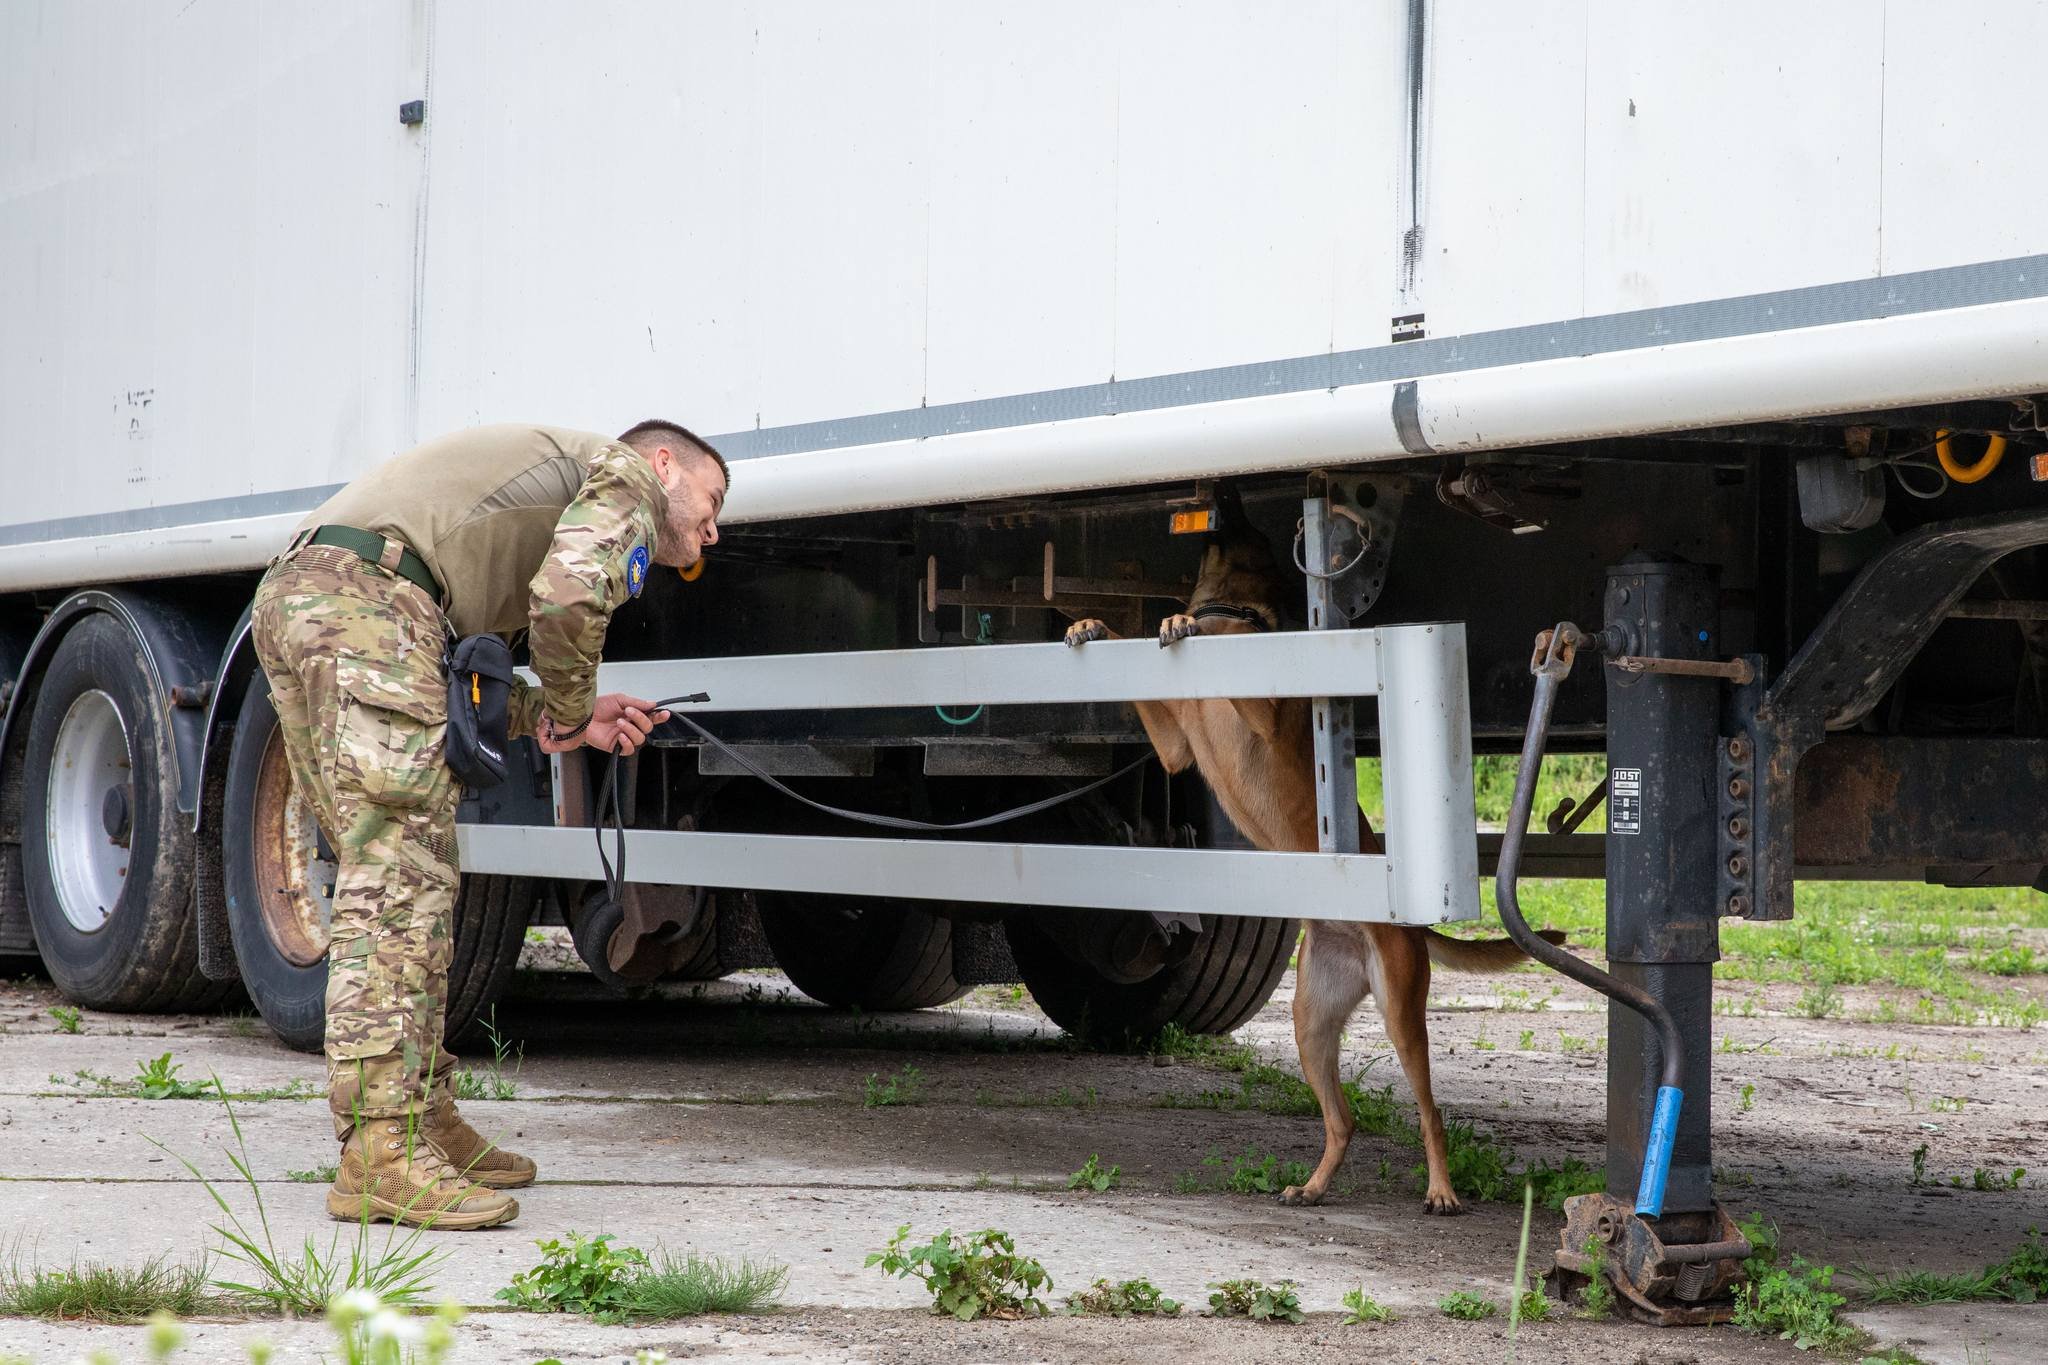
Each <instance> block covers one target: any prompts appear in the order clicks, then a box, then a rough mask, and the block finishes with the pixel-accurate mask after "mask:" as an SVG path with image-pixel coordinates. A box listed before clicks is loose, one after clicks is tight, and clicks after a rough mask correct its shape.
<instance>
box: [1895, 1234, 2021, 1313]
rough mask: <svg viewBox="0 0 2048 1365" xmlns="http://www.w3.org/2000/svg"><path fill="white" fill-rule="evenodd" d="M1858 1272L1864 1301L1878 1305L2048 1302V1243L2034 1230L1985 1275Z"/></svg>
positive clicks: (1987, 1268)
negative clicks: (2046, 1300)
mask: <svg viewBox="0 0 2048 1365" xmlns="http://www.w3.org/2000/svg"><path fill="white" fill-rule="evenodd" d="M1854 1273H1855V1275H1856V1278H1857V1279H1858V1280H1859V1281H1860V1282H1861V1283H1862V1288H1863V1295H1864V1297H1865V1298H1867V1299H1868V1300H1869V1301H1870V1302H1872V1303H1972V1302H1978V1301H1982V1300H1990V1301H1994V1302H1999V1301H2002V1302H2007V1303H2037V1302H2040V1301H2041V1300H2043V1299H2048V1244H2044V1243H2043V1242H2042V1240H2041V1230H2040V1229H2039V1228H2028V1229H2027V1235H2026V1239H2025V1240H2024V1241H2022V1242H2021V1243H2020V1244H2019V1246H2018V1247H2016V1248H2015V1249H2014V1250H2013V1253H2012V1254H2011V1255H2010V1256H2007V1257H2006V1258H2005V1259H2004V1260H2001V1261H1993V1262H1992V1263H1991V1264H1990V1265H1987V1266H1985V1267H1984V1268H1983V1269H1982V1270H1969V1271H1964V1272H1963V1273H1961V1274H1958V1275H1936V1274H1933V1273H1931V1272H1928V1271H1924V1270H1915V1271H1903V1272H1900V1273H1898V1274H1891V1275H1884V1274H1874V1273H1872V1272H1869V1271H1863V1270H1859V1271H1856V1272H1854Z"/></svg>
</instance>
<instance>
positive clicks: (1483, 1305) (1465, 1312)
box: [1436, 1289, 1500, 1322]
mask: <svg viewBox="0 0 2048 1365" xmlns="http://www.w3.org/2000/svg"><path fill="white" fill-rule="evenodd" d="M1436 1311H1437V1312H1439V1313H1442V1314H1443V1315H1444V1316H1445V1317H1447V1318H1456V1319H1458V1321H1460V1322H1478V1321H1480V1320H1481V1319H1483V1318H1490V1317H1492V1316H1493V1315H1494V1314H1495V1313H1498V1312H1499V1311H1500V1309H1499V1308H1498V1307H1496V1306H1495V1305H1494V1303H1493V1301H1492V1300H1490V1299H1483V1298H1481V1297H1479V1295H1477V1294H1474V1293H1473V1292H1471V1291H1470V1290H1468V1289H1460V1290H1456V1291H1454V1292H1453V1293H1449V1294H1446V1295H1444V1296H1443V1297H1442V1298H1440V1299H1438V1300H1437V1301H1436Z"/></svg>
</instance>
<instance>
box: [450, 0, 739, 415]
mask: <svg viewBox="0 0 2048 1365" xmlns="http://www.w3.org/2000/svg"><path fill="white" fill-rule="evenodd" d="M755 20H756V15H755V12H754V10H753V8H752V7H751V6H748V5H722V4H721V5H713V4H691V5H651V6H650V5H638V4H624V3H611V4H601V5H575V6H567V5H558V4H552V3H544V2H541V0H522V3H516V4H511V3H507V4H495V3H485V2H484V0H448V2H447V3H442V4H440V5H437V6H436V8H435V34H434V56H433V73H432V79H433V92H432V98H431V100H430V103H429V107H428V112H427V119H428V122H427V128H426V132H427V135H428V138H429V139H430V165H431V170H430V177H431V186H430V190H429V200H428V232H427V250H426V260H425V266H424V270H425V278H426V298H427V307H426V315H425V320H424V327H423V332H424V335H423V338H422V351H423V360H422V375H421V412H420V429H421V434H422V436H425V435H427V434H431V433H434V432H440V431H445V430H449V429H451V428H455V427H461V426H468V425H473V424H476V423H479V422H492V421H502V420H506V419H509V418H515V417H516V418H528V419H532V420H545V421H550V422H558V423H562V424H565V425H574V426H588V427H593V428H596V429H599V430H619V429H623V428H624V427H626V426H628V425H630V424H631V423H633V422H635V421H637V420H639V419H641V418H643V417H648V416H655V415H660V416H666V417H670V418H672V419H673V420H677V421H681V422H684V423H687V424H690V425H692V426H697V427H703V428H709V429H713V430H717V429H730V428H731V427H734V426H742V425H752V421H753V410H754V403H755V401H756V395H755V385H754V375H755V367H756V348H755V345H754V342H753V336H754V331H755V328H756V326H757V323H758V321H759V310H758V307H757V304H756V301H755V298H754V295H753V287H754V280H753V278H752V275H753V267H754V263H755V260H756V258H757V253H758V251H759V249H760V247H759V243H758V242H757V240H756V233H755V227H756V224H757V222H758V220H759V217H760V215H761V213H762V211H763V206H762V205H761V204H760V202H759V194H758V189H759V164H758V163H759V160H760V148H759V141H758V117H759V100H758V99H757V85H758V77H759V72H760V66H759V54H758V43H757V38H756V27H757V25H756V22H755ZM742 414H744V417H743V416H742Z"/></svg>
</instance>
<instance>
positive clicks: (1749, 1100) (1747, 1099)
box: [1742, 1081, 1756, 1114]
mask: <svg viewBox="0 0 2048 1365" xmlns="http://www.w3.org/2000/svg"><path fill="white" fill-rule="evenodd" d="M1754 1108H1756V1087H1755V1086H1754V1085H1752V1084H1750V1083H1749V1082H1748V1081H1744V1082H1743V1083H1742V1112H1743V1113H1745V1114H1747V1113H1748V1112H1749V1111H1750V1110H1752V1109H1754Z"/></svg>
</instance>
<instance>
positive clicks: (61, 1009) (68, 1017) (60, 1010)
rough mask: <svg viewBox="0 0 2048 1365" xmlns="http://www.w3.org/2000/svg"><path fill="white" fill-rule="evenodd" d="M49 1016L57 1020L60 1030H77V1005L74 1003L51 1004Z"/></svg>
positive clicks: (72, 1031)
mask: <svg viewBox="0 0 2048 1365" xmlns="http://www.w3.org/2000/svg"><path fill="white" fill-rule="evenodd" d="M50 1017H51V1018H52V1019H54V1020H56V1021H57V1028H58V1030H59V1031H60V1032H63V1033H76V1032H78V1031H79V1028H80V1025H79V1022H78V1007H77V1006H75V1005H56V1006H53V1007H52V1008H51V1010H50Z"/></svg>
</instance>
